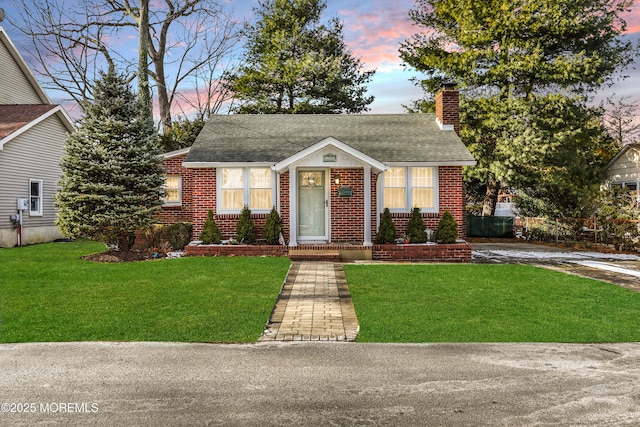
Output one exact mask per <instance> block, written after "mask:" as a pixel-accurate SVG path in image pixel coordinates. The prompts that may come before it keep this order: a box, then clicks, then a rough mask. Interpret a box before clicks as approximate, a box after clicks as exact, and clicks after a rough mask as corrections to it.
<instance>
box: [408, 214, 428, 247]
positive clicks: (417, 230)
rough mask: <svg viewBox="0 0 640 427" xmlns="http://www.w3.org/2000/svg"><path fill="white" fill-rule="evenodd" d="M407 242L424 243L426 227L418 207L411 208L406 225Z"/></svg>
mask: <svg viewBox="0 0 640 427" xmlns="http://www.w3.org/2000/svg"><path fill="white" fill-rule="evenodd" d="M407 238H408V239H409V243H426V241H427V228H426V226H425V225H424V220H423V219H422V215H421V214H420V208H411V219H410V220H409V224H408V225H407Z"/></svg>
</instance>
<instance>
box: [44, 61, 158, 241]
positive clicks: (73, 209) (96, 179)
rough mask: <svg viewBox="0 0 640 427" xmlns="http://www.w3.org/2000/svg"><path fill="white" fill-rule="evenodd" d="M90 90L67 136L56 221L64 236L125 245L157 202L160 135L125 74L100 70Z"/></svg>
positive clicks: (149, 222) (144, 225)
mask: <svg viewBox="0 0 640 427" xmlns="http://www.w3.org/2000/svg"><path fill="white" fill-rule="evenodd" d="M94 94H95V97H94V101H93V102H90V103H86V104H85V105H83V109H84V113H85V116H84V117H83V118H82V119H81V121H80V123H79V127H78V129H77V130H76V131H75V132H73V133H72V134H70V135H69V136H68V138H67V140H66V145H65V154H64V156H63V158H62V161H61V166H62V173H63V175H62V178H61V181H60V191H59V192H58V194H57V196H56V206H57V208H58V226H59V227H60V229H61V230H62V231H63V232H64V233H65V234H66V235H68V236H69V237H73V238H89V239H93V240H99V241H103V242H105V243H106V244H108V245H109V246H111V247H113V248H115V249H117V250H121V251H127V250H130V249H131V246H132V245H133V242H134V238H135V232H136V231H137V230H141V229H145V228H148V227H150V226H151V225H152V224H153V214H154V213H155V212H157V211H158V210H159V209H160V207H161V205H162V200H161V197H162V196H163V188H162V185H163V182H164V176H163V170H162V166H161V163H160V158H159V156H158V155H159V148H158V147H159V145H158V141H159V135H158V133H157V131H156V129H155V127H154V124H153V122H152V121H151V119H150V118H149V116H148V114H147V111H146V107H145V106H144V105H143V104H142V103H140V102H139V101H138V99H137V98H136V95H135V94H134V93H133V92H132V91H131V88H130V87H129V85H128V83H127V81H126V79H125V78H124V76H121V75H115V74H113V73H109V74H104V73H103V74H102V75H101V77H100V79H99V80H98V81H97V82H96V84H95V87H94Z"/></svg>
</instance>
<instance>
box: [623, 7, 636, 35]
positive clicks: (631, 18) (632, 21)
mask: <svg viewBox="0 0 640 427" xmlns="http://www.w3.org/2000/svg"><path fill="white" fill-rule="evenodd" d="M622 18H623V19H624V20H625V21H626V22H627V31H626V32H627V34H631V33H637V32H640V3H635V4H634V5H633V6H631V11H630V12H628V13H625V14H623V15H622Z"/></svg>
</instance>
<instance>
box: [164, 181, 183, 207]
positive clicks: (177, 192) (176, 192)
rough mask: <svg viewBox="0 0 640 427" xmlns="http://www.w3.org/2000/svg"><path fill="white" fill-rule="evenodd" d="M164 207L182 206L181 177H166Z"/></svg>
mask: <svg viewBox="0 0 640 427" xmlns="http://www.w3.org/2000/svg"><path fill="white" fill-rule="evenodd" d="M164 191H165V194H164V205H165V206H180V205H181V204H182V177H181V176H180V175H167V176H166V177H165V180H164Z"/></svg>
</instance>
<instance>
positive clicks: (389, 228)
mask: <svg viewBox="0 0 640 427" xmlns="http://www.w3.org/2000/svg"><path fill="white" fill-rule="evenodd" d="M395 240H396V226H395V225H394V224H393V219H392V218H391V212H390V211H389V208H384V211H383V212H382V218H381V219H380V227H379V228H378V233H377V234H376V243H394V242H395Z"/></svg>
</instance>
